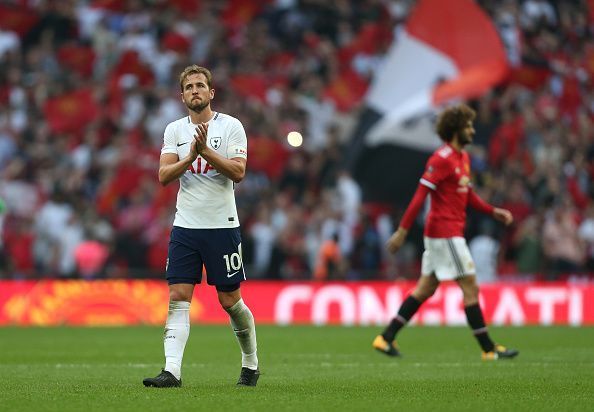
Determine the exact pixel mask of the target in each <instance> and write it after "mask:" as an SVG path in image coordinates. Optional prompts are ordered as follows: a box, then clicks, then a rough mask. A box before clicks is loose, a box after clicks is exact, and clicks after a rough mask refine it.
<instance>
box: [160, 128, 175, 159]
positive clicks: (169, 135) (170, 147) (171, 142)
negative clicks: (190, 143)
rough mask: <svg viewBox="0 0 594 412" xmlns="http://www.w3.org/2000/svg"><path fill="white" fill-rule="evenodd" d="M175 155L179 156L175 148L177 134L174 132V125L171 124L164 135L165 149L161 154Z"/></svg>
mask: <svg viewBox="0 0 594 412" xmlns="http://www.w3.org/2000/svg"><path fill="white" fill-rule="evenodd" d="M165 153H173V154H177V147H175V133H174V132H173V124H171V123H169V124H168V125H167V127H166V128H165V133H163V147H162V148H161V154H165Z"/></svg>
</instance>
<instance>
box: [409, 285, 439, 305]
mask: <svg viewBox="0 0 594 412" xmlns="http://www.w3.org/2000/svg"><path fill="white" fill-rule="evenodd" d="M436 290H437V287H433V286H423V287H421V288H417V289H415V291H414V292H413V294H412V295H413V296H414V297H415V299H417V300H418V301H419V302H425V301H426V300H427V299H429V298H430V297H431V296H433V294H434V293H435V291H436Z"/></svg>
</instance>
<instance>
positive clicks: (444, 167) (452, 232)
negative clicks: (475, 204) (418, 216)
mask: <svg viewBox="0 0 594 412" xmlns="http://www.w3.org/2000/svg"><path fill="white" fill-rule="evenodd" d="M420 182H421V184H422V185H424V186H427V187H428V188H429V189H431V192H430V193H431V209H430V211H429V215H428V216H427V221H426V223H425V236H427V237H435V238H443V237H453V236H463V235H464V225H465V223H466V205H467V204H468V193H469V190H470V158H469V156H468V153H466V152H465V151H461V152H457V151H456V150H455V149H454V148H452V147H451V146H450V145H448V144H446V145H443V146H442V147H440V148H439V149H437V150H436V151H435V152H434V153H433V154H432V155H431V157H430V158H429V160H428V161H427V166H426V167H425V172H424V173H423V176H422V177H421V180H420Z"/></svg>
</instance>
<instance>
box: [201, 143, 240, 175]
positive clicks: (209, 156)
mask: <svg viewBox="0 0 594 412" xmlns="http://www.w3.org/2000/svg"><path fill="white" fill-rule="evenodd" d="M200 156H202V158H203V159H204V160H206V161H207V162H208V164H209V165H211V166H212V167H214V168H215V169H216V170H217V171H218V172H219V173H222V174H224V175H225V176H227V177H228V178H229V179H231V180H233V181H234V182H235V183H239V182H241V181H242V180H243V178H244V177H245V165H244V164H243V163H241V162H239V161H237V160H234V159H226V158H224V157H223V156H221V155H219V154H217V153H216V152H215V151H213V150H211V149H210V148H206V149H204V150H203V151H202V152H201V153H200Z"/></svg>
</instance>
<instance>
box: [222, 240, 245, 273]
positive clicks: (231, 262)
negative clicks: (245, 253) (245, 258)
mask: <svg viewBox="0 0 594 412" xmlns="http://www.w3.org/2000/svg"><path fill="white" fill-rule="evenodd" d="M237 249H238V251H237V252H235V253H231V254H230V255H229V254H227V255H223V259H225V265H226V266H227V273H229V272H231V271H232V270H239V268H241V244H239V247H238V248H237Z"/></svg>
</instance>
